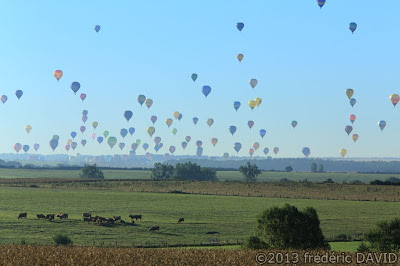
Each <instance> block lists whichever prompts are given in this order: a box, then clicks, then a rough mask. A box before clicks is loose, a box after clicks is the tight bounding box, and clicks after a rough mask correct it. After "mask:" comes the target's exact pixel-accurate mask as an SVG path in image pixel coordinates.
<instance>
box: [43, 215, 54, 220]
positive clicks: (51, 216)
mask: <svg viewBox="0 0 400 266" xmlns="http://www.w3.org/2000/svg"><path fill="white" fill-rule="evenodd" d="M45 219H46V220H49V221H51V220H54V214H47V215H46V218H45Z"/></svg>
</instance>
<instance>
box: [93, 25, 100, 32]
mask: <svg viewBox="0 0 400 266" xmlns="http://www.w3.org/2000/svg"><path fill="white" fill-rule="evenodd" d="M100 29H101V27H100V25H96V26H94V30H95V31H96V32H97V33H98V32H99V30H100Z"/></svg>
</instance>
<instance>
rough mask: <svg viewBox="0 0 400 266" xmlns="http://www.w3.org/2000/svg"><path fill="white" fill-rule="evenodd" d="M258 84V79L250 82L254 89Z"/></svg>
mask: <svg viewBox="0 0 400 266" xmlns="http://www.w3.org/2000/svg"><path fill="white" fill-rule="evenodd" d="M257 83H258V80H256V79H251V80H249V84H250V86H251V87H252V88H253V89H254V88H255V87H256V86H257Z"/></svg>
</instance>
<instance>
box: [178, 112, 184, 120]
mask: <svg viewBox="0 0 400 266" xmlns="http://www.w3.org/2000/svg"><path fill="white" fill-rule="evenodd" d="M182 117H183V115H182V114H181V113H179V116H178V120H179V121H181V119H182Z"/></svg>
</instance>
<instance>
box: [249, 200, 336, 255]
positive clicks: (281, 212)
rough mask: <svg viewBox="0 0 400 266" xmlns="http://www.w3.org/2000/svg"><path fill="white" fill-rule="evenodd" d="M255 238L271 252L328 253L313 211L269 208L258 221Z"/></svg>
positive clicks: (286, 207) (286, 206)
mask: <svg viewBox="0 0 400 266" xmlns="http://www.w3.org/2000/svg"><path fill="white" fill-rule="evenodd" d="M256 232H257V236H258V237H259V238H260V239H261V240H262V241H263V242H265V243H266V244H267V245H268V246H269V247H271V248H273V249H285V250H287V249H319V248H323V249H329V248H330V247H329V244H328V242H326V241H325V238H324V235H323V234H322V231H321V228H320V221H319V218H318V215H317V212H316V210H315V209H314V208H312V207H307V208H306V209H305V210H304V211H299V210H298V209H297V208H296V207H295V206H291V205H289V204H286V205H285V206H284V207H282V208H280V207H271V208H269V209H267V210H265V211H264V212H263V213H262V214H261V215H260V216H259V217H258V219H257V227H256Z"/></svg>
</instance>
